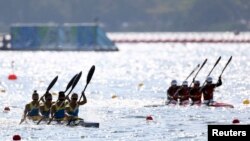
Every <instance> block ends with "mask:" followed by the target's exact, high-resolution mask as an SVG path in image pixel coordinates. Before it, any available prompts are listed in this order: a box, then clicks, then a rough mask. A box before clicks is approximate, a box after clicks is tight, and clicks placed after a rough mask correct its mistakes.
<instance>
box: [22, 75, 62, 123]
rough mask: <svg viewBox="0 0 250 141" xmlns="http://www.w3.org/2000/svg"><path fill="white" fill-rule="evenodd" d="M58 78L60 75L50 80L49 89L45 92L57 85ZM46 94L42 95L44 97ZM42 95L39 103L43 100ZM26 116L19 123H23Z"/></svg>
mask: <svg viewBox="0 0 250 141" xmlns="http://www.w3.org/2000/svg"><path fill="white" fill-rule="evenodd" d="M57 79H58V76H56V77H55V78H54V79H53V80H52V81H51V82H50V84H49V86H48V87H47V90H46V92H45V94H46V93H48V92H49V91H50V89H51V88H52V87H53V86H54V85H55V83H56V81H57ZM45 94H44V95H43V96H42V97H44V96H45ZM42 97H41V98H40V99H39V101H38V103H39V102H40V101H41V99H42ZM26 116H27V115H25V116H24V118H23V119H21V121H20V123H19V124H22V123H23V122H24V120H25V117H26Z"/></svg>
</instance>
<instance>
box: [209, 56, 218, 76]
mask: <svg viewBox="0 0 250 141" xmlns="http://www.w3.org/2000/svg"><path fill="white" fill-rule="evenodd" d="M220 59H221V56H220V57H219V58H218V59H217V61H216V62H215V64H214V66H213V68H212V69H211V71H210V72H209V74H208V75H207V77H208V76H210V74H211V73H212V71H213V70H214V68H215V66H216V65H217V64H218V63H219V62H220Z"/></svg>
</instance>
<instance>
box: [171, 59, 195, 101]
mask: <svg viewBox="0 0 250 141" xmlns="http://www.w3.org/2000/svg"><path fill="white" fill-rule="evenodd" d="M199 67H200V64H198V65H197V66H196V67H195V68H194V69H193V70H192V72H191V73H190V74H189V75H188V76H187V78H186V79H185V80H184V81H186V80H188V78H189V77H190V76H191V75H192V74H193V73H194V72H195V71H196V70H197V69H198V68H199ZM181 89H182V86H181V87H180V88H179V89H178V90H177V91H176V92H175V93H174V95H173V97H175V96H176V95H177V93H178V92H179V91H180V90H181ZM169 103H170V100H169V102H168V103H167V105H168V104H169Z"/></svg>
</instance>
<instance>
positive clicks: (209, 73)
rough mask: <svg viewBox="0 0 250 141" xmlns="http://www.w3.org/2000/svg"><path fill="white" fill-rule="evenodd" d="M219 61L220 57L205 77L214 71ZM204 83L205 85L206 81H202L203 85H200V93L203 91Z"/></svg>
mask: <svg viewBox="0 0 250 141" xmlns="http://www.w3.org/2000/svg"><path fill="white" fill-rule="evenodd" d="M220 59H221V56H220V57H219V58H218V59H217V61H216V62H215V64H214V66H213V68H212V69H211V70H210V72H209V73H208V75H207V77H208V76H209V75H210V74H211V73H212V71H213V70H214V68H215V66H216V65H217V64H218V63H219V61H220ZM207 77H206V78H207ZM205 83H206V81H204V83H203V84H202V86H201V88H200V91H201V90H202V89H203V87H204V85H205Z"/></svg>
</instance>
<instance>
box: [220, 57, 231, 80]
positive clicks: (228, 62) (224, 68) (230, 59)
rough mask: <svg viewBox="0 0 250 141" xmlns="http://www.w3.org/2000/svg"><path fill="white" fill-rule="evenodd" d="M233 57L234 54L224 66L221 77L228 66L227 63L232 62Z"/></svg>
mask: <svg viewBox="0 0 250 141" xmlns="http://www.w3.org/2000/svg"><path fill="white" fill-rule="evenodd" d="M232 58H233V56H231V57H230V58H229V60H228V61H227V64H226V65H225V67H224V68H223V70H222V72H221V74H220V77H221V75H222V74H223V72H224V70H225V69H226V68H227V65H228V64H229V63H230V62H231V60H232Z"/></svg>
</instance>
